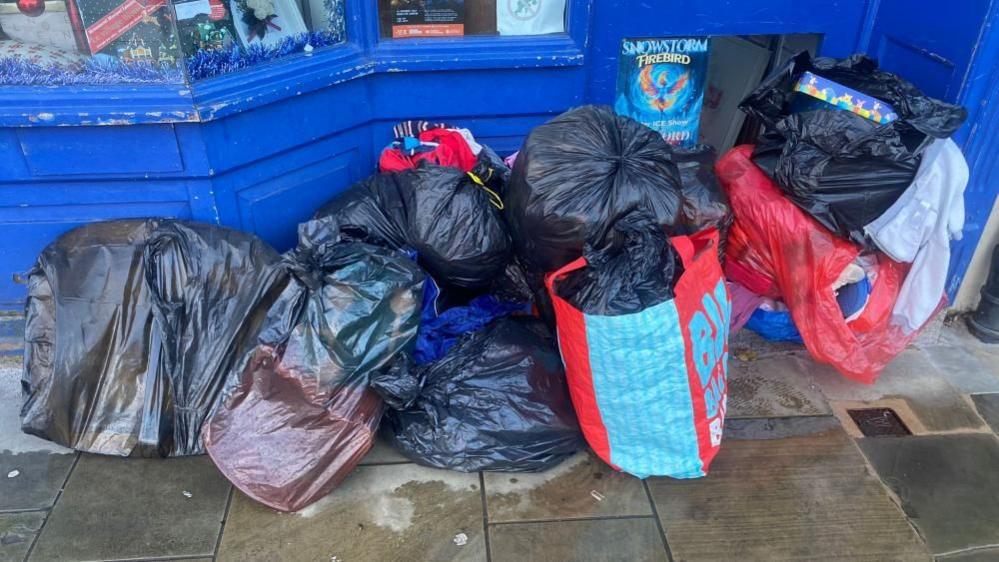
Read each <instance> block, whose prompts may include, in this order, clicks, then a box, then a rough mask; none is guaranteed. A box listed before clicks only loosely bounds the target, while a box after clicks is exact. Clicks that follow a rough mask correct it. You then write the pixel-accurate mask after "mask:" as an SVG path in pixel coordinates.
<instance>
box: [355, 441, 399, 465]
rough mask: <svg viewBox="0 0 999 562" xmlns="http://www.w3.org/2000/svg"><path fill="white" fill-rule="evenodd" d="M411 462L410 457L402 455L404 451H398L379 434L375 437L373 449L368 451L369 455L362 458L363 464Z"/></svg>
mask: <svg viewBox="0 0 999 562" xmlns="http://www.w3.org/2000/svg"><path fill="white" fill-rule="evenodd" d="M403 462H409V459H407V458H406V457H404V456H402V453H400V452H399V451H397V450H396V449H395V447H393V446H392V445H391V444H390V443H389V442H388V441H386V440H385V438H384V437H382V436H381V435H379V436H378V437H376V438H375V443H374V445H372V446H371V450H370V451H368V454H367V455H364V458H363V459H361V465H362V466H363V465H369V464H393V463H403Z"/></svg>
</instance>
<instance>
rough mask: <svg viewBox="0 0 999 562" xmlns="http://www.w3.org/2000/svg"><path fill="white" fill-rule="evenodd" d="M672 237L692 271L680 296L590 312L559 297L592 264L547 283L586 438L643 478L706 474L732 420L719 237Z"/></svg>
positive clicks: (727, 308)
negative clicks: (614, 311)
mask: <svg viewBox="0 0 999 562" xmlns="http://www.w3.org/2000/svg"><path fill="white" fill-rule="evenodd" d="M670 241H671V242H672V244H673V246H674V248H675V249H676V250H677V253H678V254H679V255H680V258H681V260H682V261H683V267H684V271H683V274H682V275H681V276H680V279H679V280H677V282H676V286H675V288H674V294H675V296H674V298H673V299H671V300H667V301H665V302H662V303H660V304H657V305H655V306H652V307H649V308H646V309H645V310H642V311H641V312H638V313H635V314H627V315H621V316H598V315H591V314H584V313H582V312H581V311H580V310H578V309H577V308H575V307H574V306H572V305H571V304H569V303H568V302H567V301H565V300H564V299H562V298H560V297H559V296H558V294H557V288H558V283H559V281H560V279H561V278H562V277H564V276H565V275H566V274H568V273H569V272H571V271H575V270H577V269H580V268H582V267H585V266H586V260H585V258H579V259H578V260H576V261H574V262H572V263H569V264H568V265H566V266H565V267H563V268H561V269H559V270H558V271H555V272H554V273H551V274H549V275H548V276H547V277H546V279H545V283H546V285H547V288H548V292H549V294H550V295H551V298H552V301H553V304H554V308H555V318H556V324H557V329H558V341H559V347H560V349H561V351H562V361H563V362H564V363H565V371H566V377H567V380H568V383H569V391H570V394H571V396H572V402H573V406H575V409H576V415H577V416H578V417H579V425H580V427H581V428H582V430H583V435H584V436H585V437H586V440H587V442H588V443H589V444H590V447H592V448H593V450H594V451H595V452H596V453H597V455H598V456H599V457H600V458H602V459H603V460H604V461H605V462H607V463H608V464H609V465H611V466H613V467H614V468H615V469H617V470H621V471H624V472H628V473H630V474H633V475H635V476H638V477H640V478H644V477H646V476H653V475H655V476H672V477H674V478H696V477H699V476H704V474H705V473H706V471H707V469H708V465H709V464H710V463H711V460H712V459H713V458H714V456H715V454H717V453H718V449H719V446H720V445H721V438H722V427H723V425H724V422H725V397H726V390H727V386H726V378H727V369H728V333H729V317H730V313H731V302H730V298H729V295H728V290H727V288H726V286H725V280H724V277H723V275H722V268H721V264H720V263H719V262H718V232H717V231H716V230H714V229H709V230H705V231H702V232H699V233H697V234H694V235H692V236H677V237H673V238H671V239H670Z"/></svg>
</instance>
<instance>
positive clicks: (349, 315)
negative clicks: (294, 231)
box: [204, 242, 425, 511]
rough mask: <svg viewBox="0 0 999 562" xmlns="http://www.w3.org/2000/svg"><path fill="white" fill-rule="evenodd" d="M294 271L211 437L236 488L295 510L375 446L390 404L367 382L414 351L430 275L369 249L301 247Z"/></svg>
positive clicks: (209, 428)
mask: <svg viewBox="0 0 999 562" xmlns="http://www.w3.org/2000/svg"><path fill="white" fill-rule="evenodd" d="M286 264H287V267H288V268H289V269H290V270H291V271H292V272H293V282H292V283H290V284H289V285H288V287H287V288H286V289H285V291H284V293H283V294H282V295H281V297H280V299H279V300H278V301H277V302H276V303H275V304H274V306H273V307H271V309H270V311H269V313H268V318H267V323H266V325H265V327H264V330H263V331H262V332H261V335H260V338H259V345H258V346H257V347H256V348H255V349H254V350H253V352H252V354H250V355H249V356H248V358H247V360H246V361H245V362H244V365H243V366H242V367H241V369H240V370H239V371H238V373H237V374H236V376H235V381H234V384H233V386H232V387H230V388H229V389H227V391H226V394H225V397H224V399H223V401H222V403H221V404H220V406H219V408H217V409H216V411H215V413H214V414H213V415H212V417H211V418H210V419H209V421H208V423H207V424H206V427H205V430H204V434H205V446H206V448H207V451H208V454H209V455H211V457H212V460H213V461H214V462H215V465H216V466H217V467H218V468H219V470H220V471H221V472H222V473H223V474H224V475H225V476H226V478H228V479H229V481H231V482H232V483H233V484H234V485H235V486H236V487H238V488H239V489H240V490H242V491H243V492H244V493H245V494H246V495H248V496H250V497H251V498H253V499H255V500H257V501H259V502H261V503H263V504H265V505H267V506H269V507H272V508H274V509H278V510H281V511H296V510H299V509H302V508H304V507H306V506H308V505H309V504H311V503H312V502H314V501H316V500H318V499H319V498H321V497H322V496H324V495H326V494H327V493H329V491H330V490H332V489H333V488H334V487H335V486H336V485H337V484H339V483H340V482H341V481H342V480H343V479H344V478H345V477H346V476H347V474H349V473H350V471H351V470H353V469H354V467H355V466H357V463H358V462H360V460H361V459H362V458H363V457H364V455H365V454H366V453H367V452H368V450H370V448H371V446H372V444H373V440H374V433H375V430H376V428H377V427H378V422H379V420H380V419H381V416H382V411H383V409H384V405H383V402H382V400H381V398H379V397H378V395H377V394H375V393H374V392H373V391H372V390H371V389H370V387H369V386H368V377H369V375H370V374H371V373H372V372H375V371H377V370H379V369H381V368H384V367H386V366H387V365H388V364H389V363H390V362H391V360H392V359H393V358H394V357H395V355H396V354H397V353H399V352H401V351H403V350H407V349H409V348H410V347H411V345H412V342H413V341H414V339H415V337H416V333H417V327H418V325H419V319H420V308H421V301H422V298H423V283H424V278H425V277H424V273H423V272H422V270H420V268H419V267H417V265H416V264H415V263H414V262H413V261H412V260H411V259H410V258H408V257H407V256H405V255H404V254H402V253H401V252H397V251H395V250H390V249H388V248H383V247H379V246H373V245H370V244H364V243H360V242H344V243H339V244H332V245H325V244H323V245H319V246H308V245H300V246H299V247H298V248H297V249H296V250H294V251H293V252H291V253H289V254H287V255H286Z"/></svg>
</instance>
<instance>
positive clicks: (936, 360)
mask: <svg viewBox="0 0 999 562" xmlns="http://www.w3.org/2000/svg"><path fill="white" fill-rule="evenodd" d="M969 337H971V336H969ZM975 347H976V346H975V345H974V344H973V343H972V342H968V341H961V342H959V343H945V344H938V345H927V346H922V347H920V350H921V351H922V352H923V353H924V354H926V357H927V358H928V359H929V360H930V362H931V363H933V365H934V366H935V367H936V368H937V369H939V371H940V372H941V373H944V374H945V376H946V377H947V381H948V382H949V383H950V384H951V385H952V386H953V387H954V388H956V389H958V390H959V391H961V392H964V393H973V392H999V365H997V360H999V358H997V357H989V356H988V355H986V354H984V353H976V352H975Z"/></svg>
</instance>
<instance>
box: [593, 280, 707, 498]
mask: <svg viewBox="0 0 999 562" xmlns="http://www.w3.org/2000/svg"><path fill="white" fill-rule="evenodd" d="M679 326H680V319H679V315H678V313H677V309H676V304H675V302H674V301H673V300H668V301H666V302H664V303H662V304H659V305H656V306H653V307H650V308H647V309H645V310H643V311H642V312H639V313H636V314H628V315H623V316H591V315H587V316H586V339H587V345H588V346H589V350H590V370H591V372H592V376H593V391H594V395H595V396H596V399H597V407H598V408H599V410H600V417H601V420H602V421H603V423H604V426H605V427H606V428H607V438H608V441H609V444H610V452H611V462H612V463H613V464H615V465H616V466H618V467H620V468H621V470H623V471H625V472H628V473H630V474H633V475H635V476H638V477H639V478H645V477H647V476H650V475H653V474H655V475H666V476H672V477H674V478H696V477H699V476H703V475H704V467H703V464H702V462H701V459H700V455H699V449H698V445H697V433H696V430H695V424H694V406H693V403H692V400H691V396H690V383H689V379H688V374H687V363H686V360H685V358H684V341H683V335H682V333H681V331H680V329H679ZM649 342H657V345H649Z"/></svg>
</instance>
